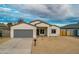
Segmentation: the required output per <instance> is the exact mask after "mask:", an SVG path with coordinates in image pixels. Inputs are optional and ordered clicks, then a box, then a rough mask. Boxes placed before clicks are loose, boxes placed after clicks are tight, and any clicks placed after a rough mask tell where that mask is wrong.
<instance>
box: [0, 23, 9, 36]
mask: <svg viewBox="0 0 79 59" xmlns="http://www.w3.org/2000/svg"><path fill="white" fill-rule="evenodd" d="M9 36H10V31H9V30H8V27H7V25H5V24H3V23H0V37H9Z"/></svg>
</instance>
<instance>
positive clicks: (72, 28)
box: [60, 23, 79, 36]
mask: <svg viewBox="0 0 79 59" xmlns="http://www.w3.org/2000/svg"><path fill="white" fill-rule="evenodd" d="M60 32H61V33H60V35H61V36H79V23H77V24H69V25H66V26H63V27H61V30H60Z"/></svg>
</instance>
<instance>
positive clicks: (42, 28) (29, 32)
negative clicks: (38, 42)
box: [10, 20, 60, 38]
mask: <svg viewBox="0 0 79 59" xmlns="http://www.w3.org/2000/svg"><path fill="white" fill-rule="evenodd" d="M10 33H11V34H10V35H11V38H37V37H38V36H48V37H49V36H60V28H59V27H58V26H56V25H51V24H48V23H46V22H43V21H40V20H34V21H32V22H30V23H29V24H27V23H19V24H17V25H14V26H12V27H11V32H10Z"/></svg>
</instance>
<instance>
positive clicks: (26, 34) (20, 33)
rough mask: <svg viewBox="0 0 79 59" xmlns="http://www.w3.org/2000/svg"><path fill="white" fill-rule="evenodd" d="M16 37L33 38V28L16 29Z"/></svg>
mask: <svg viewBox="0 0 79 59" xmlns="http://www.w3.org/2000/svg"><path fill="white" fill-rule="evenodd" d="M14 37H15V38H26V37H27V38H32V37H33V30H14Z"/></svg>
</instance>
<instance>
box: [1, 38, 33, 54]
mask: <svg viewBox="0 0 79 59" xmlns="http://www.w3.org/2000/svg"><path fill="white" fill-rule="evenodd" d="M32 40H33V39H32V38H14V39H11V40H9V41H7V42H5V43H3V44H1V45H0V54H30V53H31V48H32Z"/></svg>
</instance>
